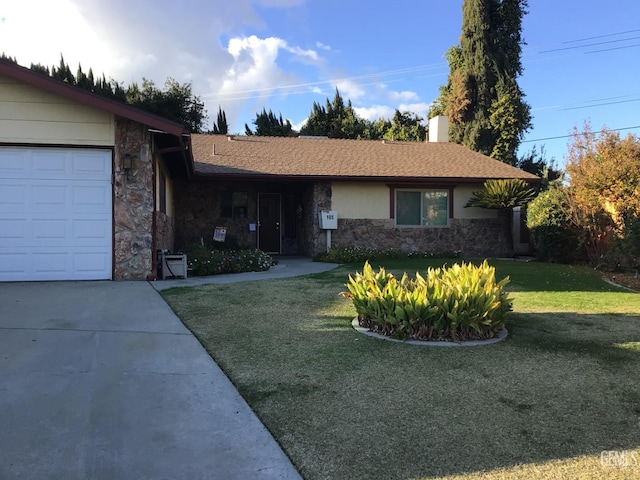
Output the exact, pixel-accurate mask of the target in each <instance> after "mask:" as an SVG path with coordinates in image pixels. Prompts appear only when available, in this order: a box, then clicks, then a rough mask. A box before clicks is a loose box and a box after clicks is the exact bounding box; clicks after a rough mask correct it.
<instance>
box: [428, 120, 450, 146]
mask: <svg viewBox="0 0 640 480" xmlns="http://www.w3.org/2000/svg"><path fill="white" fill-rule="evenodd" d="M448 141H449V118H447V117H446V116H444V115H438V116H437V117H433V118H431V119H429V143H435V142H438V143H447V142H448Z"/></svg>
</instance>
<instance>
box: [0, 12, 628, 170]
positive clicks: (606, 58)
mask: <svg viewBox="0 0 640 480" xmlns="http://www.w3.org/2000/svg"><path fill="white" fill-rule="evenodd" d="M529 10H530V12H529V14H528V15H527V16H526V17H525V19H524V24H523V35H524V38H525V40H526V42H527V45H526V46H525V47H524V50H523V58H522V61H523V65H524V73H523V75H522V77H521V78H520V79H519V83H520V85H521V87H522V89H523V91H524V92H525V94H526V95H527V97H526V100H527V101H528V102H529V104H530V105H531V108H532V113H533V128H532V129H531V131H529V132H528V133H527V135H526V138H525V143H523V145H522V148H521V152H525V151H527V150H529V149H530V148H531V147H532V146H533V145H534V144H535V145H537V147H538V148H540V147H541V146H544V147H545V149H546V151H547V157H548V158H550V157H555V158H556V160H557V161H558V162H560V163H562V161H563V157H564V156H565V154H566V152H567V143H568V142H569V140H570V139H568V138H557V139H552V137H563V136H566V135H569V134H570V133H571V131H572V129H573V127H574V126H577V127H579V128H581V127H582V125H583V123H584V122H585V121H590V122H591V125H592V128H593V129H594V130H599V129H600V128H601V127H603V126H607V127H608V128H612V129H623V128H627V127H636V128H634V129H631V130H623V131H622V132H621V133H622V134H623V135H626V134H627V133H630V132H631V133H635V134H639V133H640V81H639V78H640V20H639V19H640V2H638V0H613V1H611V2H608V3H603V2H596V1H594V0H562V1H557V0H531V1H530V7H529ZM461 23H462V1H461V0H459V1H454V0H446V1H439V2H436V1H432V0H395V1H394V2H389V1H382V0H368V1H356V0H341V1H338V0H224V1H222V0H187V1H181V2H176V1H175V0H172V1H169V0H108V1H107V0H21V1H20V2H17V1H15V2H10V1H8V0H2V2H0V45H2V50H3V51H4V52H5V53H7V54H8V55H11V56H15V57H17V59H18V62H19V63H20V64H23V65H27V66H28V65H29V64H30V63H31V62H35V63H37V62H40V63H44V64H54V63H57V62H58V59H59V56H60V54H61V53H62V54H64V56H65V59H66V60H67V62H68V63H69V64H71V66H72V68H74V69H75V67H76V66H77V64H78V62H80V63H81V64H82V66H83V68H85V70H86V69H88V68H89V67H92V68H93V69H94V72H96V73H98V72H104V73H105V74H106V76H107V77H113V78H115V79H116V80H118V81H120V82H122V83H124V84H125V85H126V84H128V83H129V82H131V81H140V80H141V79H142V78H143V77H146V78H150V79H152V80H154V81H155V82H156V83H157V84H159V85H162V84H163V83H164V80H165V79H166V78H167V77H169V76H171V77H173V78H175V79H176V80H178V81H179V82H192V84H193V90H194V92H195V93H196V94H198V95H199V96H200V97H201V98H202V99H203V100H204V101H205V103H206V108H207V110H208V112H209V116H210V120H213V119H215V116H216V112H217V109H218V106H219V105H220V106H222V108H223V109H224V110H225V111H226V113H227V117H228V119H229V122H230V124H231V129H232V130H233V131H234V132H242V131H243V129H244V127H243V125H244V123H245V122H246V123H249V124H250V123H251V120H252V119H253V118H255V114H256V112H257V111H260V110H262V108H266V109H267V110H269V109H272V110H273V111H274V112H275V113H279V112H281V113H282V115H283V116H284V117H285V118H288V119H290V120H291V122H292V123H293V124H294V125H296V126H300V125H301V124H302V122H303V121H304V120H305V118H306V117H307V115H308V114H309V112H310V111H311V107H312V104H313V102H314V101H319V102H322V103H324V101H325V99H326V98H327V97H332V96H333V93H334V92H335V88H336V87H338V88H339V89H340V92H341V93H342V95H343V97H344V98H345V99H346V98H350V99H351V101H352V103H353V105H354V107H356V110H357V111H358V113H359V114H360V115H362V116H363V117H366V118H369V119H372V120H373V119H375V118H378V117H380V116H385V117H389V116H391V115H392V114H393V111H394V109H396V108H399V109H401V110H409V111H412V112H415V113H417V114H419V115H420V116H423V117H424V116H426V112H427V110H428V108H429V104H430V103H431V102H432V101H433V100H434V99H435V98H436V97H437V95H438V87H439V86H440V85H441V84H443V83H445V82H446V79H447V73H448V67H447V64H446V61H445V59H444V56H443V54H444V52H445V51H446V50H447V49H448V48H449V47H450V46H452V45H454V44H455V43H457V41H458V37H459V35H460V26H461Z"/></svg>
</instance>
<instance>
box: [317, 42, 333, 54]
mask: <svg viewBox="0 0 640 480" xmlns="http://www.w3.org/2000/svg"><path fill="white" fill-rule="evenodd" d="M316 47H317V48H319V49H320V50H326V51H327V52H330V51H331V47H330V46H329V45H325V44H324V43H322V42H316Z"/></svg>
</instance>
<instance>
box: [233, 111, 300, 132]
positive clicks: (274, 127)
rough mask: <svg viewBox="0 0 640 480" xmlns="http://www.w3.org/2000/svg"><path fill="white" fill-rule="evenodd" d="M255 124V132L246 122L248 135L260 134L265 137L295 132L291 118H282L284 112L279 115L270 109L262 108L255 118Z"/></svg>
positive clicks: (245, 126)
mask: <svg viewBox="0 0 640 480" xmlns="http://www.w3.org/2000/svg"><path fill="white" fill-rule="evenodd" d="M253 124H254V125H255V126H256V131H255V133H254V132H253V131H252V130H251V129H250V128H249V126H248V125H247V124H246V123H245V124H244V130H245V134H246V135H260V136H263V137H290V136H291V135H293V134H294V131H293V127H292V126H291V122H290V121H289V120H284V119H283V118H282V113H281V114H280V116H279V117H276V115H275V114H274V113H273V112H272V111H271V110H269V112H268V113H267V110H266V109H264V108H263V109H262V112H260V113H257V114H256V118H255V119H254V120H253Z"/></svg>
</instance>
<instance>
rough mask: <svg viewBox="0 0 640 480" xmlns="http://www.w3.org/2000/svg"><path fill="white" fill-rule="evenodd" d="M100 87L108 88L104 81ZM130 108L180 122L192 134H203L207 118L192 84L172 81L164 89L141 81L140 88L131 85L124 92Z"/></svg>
mask: <svg viewBox="0 0 640 480" xmlns="http://www.w3.org/2000/svg"><path fill="white" fill-rule="evenodd" d="M103 83H104V84H105V85H103V88H105V89H107V88H108V87H107V86H106V81H104V82H103ZM126 101H127V103H128V104H129V105H132V106H134V107H137V108H140V109H142V110H145V111H147V112H150V113H154V114H156V115H159V116H161V117H164V118H168V119H170V120H173V121H175V122H177V123H181V124H182V125H184V126H185V127H186V128H188V129H189V130H190V131H191V132H194V133H202V132H203V128H204V121H205V119H206V117H207V114H206V111H205V110H204V103H203V102H202V101H201V100H200V97H198V96H196V95H194V94H193V92H192V91H191V84H190V83H184V84H180V83H178V82H177V81H176V80H174V79H173V78H168V79H167V80H166V82H165V88H164V90H160V89H159V88H158V87H156V85H155V83H154V82H153V81H152V80H148V79H146V78H143V80H142V86H138V84H137V83H132V84H131V85H130V86H129V88H127V90H126Z"/></svg>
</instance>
